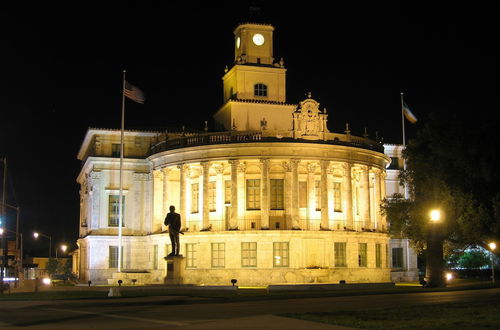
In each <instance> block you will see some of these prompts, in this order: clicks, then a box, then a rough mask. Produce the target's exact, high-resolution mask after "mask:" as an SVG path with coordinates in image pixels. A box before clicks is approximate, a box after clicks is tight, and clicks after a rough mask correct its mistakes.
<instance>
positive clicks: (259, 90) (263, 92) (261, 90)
mask: <svg viewBox="0 0 500 330" xmlns="http://www.w3.org/2000/svg"><path fill="white" fill-rule="evenodd" d="M254 95H255V96H267V86H266V85H264V84H255V85H254Z"/></svg>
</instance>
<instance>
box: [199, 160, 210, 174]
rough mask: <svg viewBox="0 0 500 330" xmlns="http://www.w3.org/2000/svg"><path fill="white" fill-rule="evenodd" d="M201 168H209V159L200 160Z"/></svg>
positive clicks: (207, 169)
mask: <svg viewBox="0 0 500 330" xmlns="http://www.w3.org/2000/svg"><path fill="white" fill-rule="evenodd" d="M200 165H201V168H202V169H203V172H207V171H209V170H210V165H211V163H210V162H209V161H206V160H205V161H202V162H200Z"/></svg>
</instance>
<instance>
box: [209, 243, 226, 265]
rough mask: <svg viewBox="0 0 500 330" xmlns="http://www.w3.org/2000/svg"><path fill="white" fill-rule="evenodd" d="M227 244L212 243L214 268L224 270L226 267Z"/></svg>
mask: <svg viewBox="0 0 500 330" xmlns="http://www.w3.org/2000/svg"><path fill="white" fill-rule="evenodd" d="M225 249H226V248H225V244H224V243H212V267H213V268H224V267H225Z"/></svg>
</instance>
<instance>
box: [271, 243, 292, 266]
mask: <svg viewBox="0 0 500 330" xmlns="http://www.w3.org/2000/svg"><path fill="white" fill-rule="evenodd" d="M273 266H274V267H289V245H288V242H274V243H273Z"/></svg>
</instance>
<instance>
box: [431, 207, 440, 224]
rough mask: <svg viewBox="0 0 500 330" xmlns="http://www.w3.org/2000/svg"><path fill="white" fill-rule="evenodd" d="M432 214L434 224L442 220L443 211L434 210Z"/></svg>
mask: <svg viewBox="0 0 500 330" xmlns="http://www.w3.org/2000/svg"><path fill="white" fill-rule="evenodd" d="M430 214H431V221H432V222H434V223H436V222H438V221H439V220H441V211H439V210H432V211H431V213H430Z"/></svg>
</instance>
